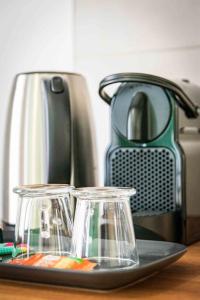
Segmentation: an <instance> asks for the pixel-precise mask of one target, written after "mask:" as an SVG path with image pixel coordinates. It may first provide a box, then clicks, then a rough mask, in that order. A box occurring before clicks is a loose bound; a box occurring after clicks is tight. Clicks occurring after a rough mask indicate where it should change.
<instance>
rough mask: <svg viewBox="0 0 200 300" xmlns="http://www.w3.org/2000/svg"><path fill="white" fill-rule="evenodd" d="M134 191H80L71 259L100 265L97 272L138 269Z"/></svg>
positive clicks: (75, 192)
mask: <svg viewBox="0 0 200 300" xmlns="http://www.w3.org/2000/svg"><path fill="white" fill-rule="evenodd" d="M135 193H136V191H135V189H133V188H115V187H103V188H96V187H93V188H92V187H91V188H78V189H75V190H73V191H71V194H72V195H73V196H74V197H76V198H77V203H76V211H75V219H74V227H73V233H72V244H71V255H72V256H74V257H80V258H87V259H89V260H91V261H94V262H96V263H97V269H111V268H126V267H132V266H134V265H137V264H138V262H139V260H138V254H137V249H136V243H135V234H134V227H133V222H132V215H131V211H130V205H129V198H130V196H133V195H134V194H135Z"/></svg>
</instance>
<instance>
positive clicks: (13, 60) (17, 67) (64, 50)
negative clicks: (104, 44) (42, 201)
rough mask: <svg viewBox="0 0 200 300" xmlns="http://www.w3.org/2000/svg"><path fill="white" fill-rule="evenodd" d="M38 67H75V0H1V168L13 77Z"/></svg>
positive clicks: (66, 69) (0, 168) (0, 167)
mask: <svg viewBox="0 0 200 300" xmlns="http://www.w3.org/2000/svg"><path fill="white" fill-rule="evenodd" d="M35 70H47V71H48V70H61V71H72V70H73V0H57V1H56V0H9V1H5V0H0V116H1V117H0V141H1V144H0V170H2V159H3V153H2V149H3V141H4V138H5V137H4V132H5V124H6V122H5V120H6V114H7V109H8V103H9V96H10V92H11V86H12V82H13V78H14V76H15V75H16V74H17V73H20V72H26V71H35ZM2 175H3V172H0V182H2V178H1V177H2ZM0 188H1V190H0V204H1V201H2V196H1V193H2V188H3V187H2V184H1V185H0ZM0 216H1V205H0Z"/></svg>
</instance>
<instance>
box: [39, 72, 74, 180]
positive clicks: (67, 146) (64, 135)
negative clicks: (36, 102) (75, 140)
mask: <svg viewBox="0 0 200 300" xmlns="http://www.w3.org/2000/svg"><path fill="white" fill-rule="evenodd" d="M44 86H45V94H46V103H47V120H48V121H47V130H48V138H47V139H48V141H47V144H48V168H49V170H48V178H47V180H48V183H68V184H70V177H71V118H70V99H69V91H68V86H67V83H66V82H65V83H64V82H63V79H62V77H59V76H56V77H53V78H52V79H51V80H45V81H44Z"/></svg>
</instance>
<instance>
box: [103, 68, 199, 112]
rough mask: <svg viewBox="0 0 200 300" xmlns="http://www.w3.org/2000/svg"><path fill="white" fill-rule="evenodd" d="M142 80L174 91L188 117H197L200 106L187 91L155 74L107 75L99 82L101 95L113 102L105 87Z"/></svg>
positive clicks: (141, 81) (108, 101)
mask: <svg viewBox="0 0 200 300" xmlns="http://www.w3.org/2000/svg"><path fill="white" fill-rule="evenodd" d="M127 82H140V83H149V84H153V85H157V86H161V87H164V88H167V89H169V90H170V91H172V92H174V94H175V96H176V97H175V99H176V102H177V103H178V104H179V106H180V107H181V108H182V109H183V110H184V111H185V114H186V115H187V117H188V118H197V117H198V115H199V107H198V106H197V105H195V104H194V103H193V102H192V100H191V99H190V98H189V96H188V95H187V94H186V93H185V91H184V90H183V89H182V88H181V87H180V86H179V85H177V84H176V83H174V82H173V81H171V80H168V79H165V78H162V77H158V76H155V75H149V74H142V73H118V74H113V75H109V76H107V77H105V78H104V79H103V80H102V81H101V82H100V84H99V95H100V96H101V98H102V99H103V100H104V101H105V102H106V103H108V104H110V103H111V101H112V97H110V96H109V95H108V94H107V93H106V92H105V87H107V86H108V85H111V84H115V83H127Z"/></svg>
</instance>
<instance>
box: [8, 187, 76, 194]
mask: <svg viewBox="0 0 200 300" xmlns="http://www.w3.org/2000/svg"><path fill="white" fill-rule="evenodd" d="M73 189H74V186H72V185H69V184H28V185H19V186H16V187H14V188H13V192H14V193H16V194H18V195H20V196H26V197H38V196H51V195H60V194H63V193H69V192H70V191H71V190H73Z"/></svg>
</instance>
